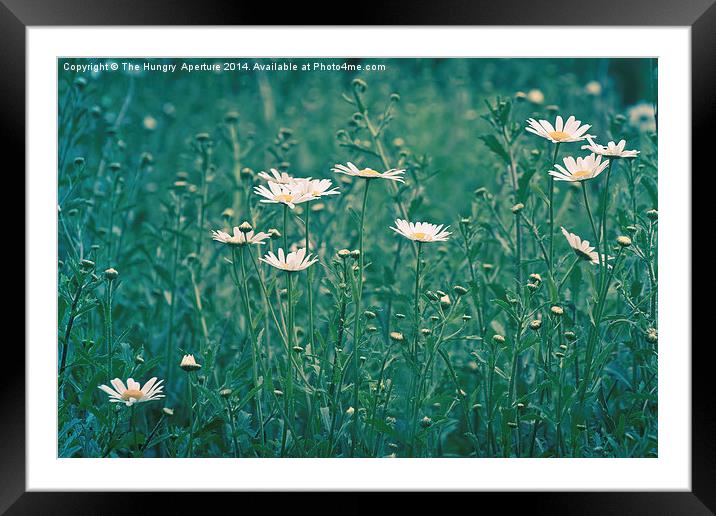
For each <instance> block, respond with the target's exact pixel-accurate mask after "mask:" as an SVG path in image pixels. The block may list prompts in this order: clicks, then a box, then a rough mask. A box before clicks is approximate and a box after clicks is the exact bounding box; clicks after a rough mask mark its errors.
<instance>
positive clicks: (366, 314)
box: [363, 310, 376, 319]
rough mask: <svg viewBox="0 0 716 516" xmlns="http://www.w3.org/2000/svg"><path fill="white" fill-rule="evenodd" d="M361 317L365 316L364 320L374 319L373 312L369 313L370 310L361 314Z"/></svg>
mask: <svg viewBox="0 0 716 516" xmlns="http://www.w3.org/2000/svg"><path fill="white" fill-rule="evenodd" d="M363 315H364V316H365V318H366V319H375V318H376V315H375V312H371V311H370V310H366V311H365V312H363Z"/></svg>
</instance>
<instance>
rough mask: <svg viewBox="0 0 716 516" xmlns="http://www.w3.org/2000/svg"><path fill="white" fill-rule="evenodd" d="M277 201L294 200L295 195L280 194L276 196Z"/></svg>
mask: <svg viewBox="0 0 716 516" xmlns="http://www.w3.org/2000/svg"><path fill="white" fill-rule="evenodd" d="M274 200H275V201H278V202H293V195H291V194H280V195H277V196H276V197H274Z"/></svg>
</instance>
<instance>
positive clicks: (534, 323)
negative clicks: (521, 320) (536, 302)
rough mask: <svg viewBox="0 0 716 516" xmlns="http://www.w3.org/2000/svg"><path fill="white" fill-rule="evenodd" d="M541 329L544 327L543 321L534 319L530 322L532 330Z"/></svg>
mask: <svg viewBox="0 0 716 516" xmlns="http://www.w3.org/2000/svg"><path fill="white" fill-rule="evenodd" d="M541 327H542V320H541V319H534V320H533V321H530V329H532V330H539V329H540V328H541Z"/></svg>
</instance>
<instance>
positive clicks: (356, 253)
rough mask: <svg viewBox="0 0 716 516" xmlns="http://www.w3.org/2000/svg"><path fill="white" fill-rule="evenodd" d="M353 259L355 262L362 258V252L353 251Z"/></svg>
mask: <svg viewBox="0 0 716 516" xmlns="http://www.w3.org/2000/svg"><path fill="white" fill-rule="evenodd" d="M351 258H353V259H354V260H357V259H358V258H360V251H359V250H358V249H353V250H352V251H351Z"/></svg>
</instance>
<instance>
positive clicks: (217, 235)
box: [211, 226, 271, 245]
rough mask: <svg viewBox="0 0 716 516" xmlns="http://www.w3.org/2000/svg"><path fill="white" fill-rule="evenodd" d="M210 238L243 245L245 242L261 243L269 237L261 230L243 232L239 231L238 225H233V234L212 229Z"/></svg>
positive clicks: (224, 242) (223, 242)
mask: <svg viewBox="0 0 716 516" xmlns="http://www.w3.org/2000/svg"><path fill="white" fill-rule="evenodd" d="M211 238H212V239H213V240H216V241H217V242H221V243H222V244H229V245H245V244H263V243H264V242H263V241H264V240H266V239H267V238H271V237H270V236H269V235H268V233H264V232H262V231H259V232H258V233H254V232H253V231H249V232H248V233H244V232H243V231H241V230H240V229H239V228H238V227H236V226H234V234H233V235H230V234H228V233H225V232H224V231H221V230H220V229H219V230H216V231H214V230H212V231H211Z"/></svg>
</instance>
